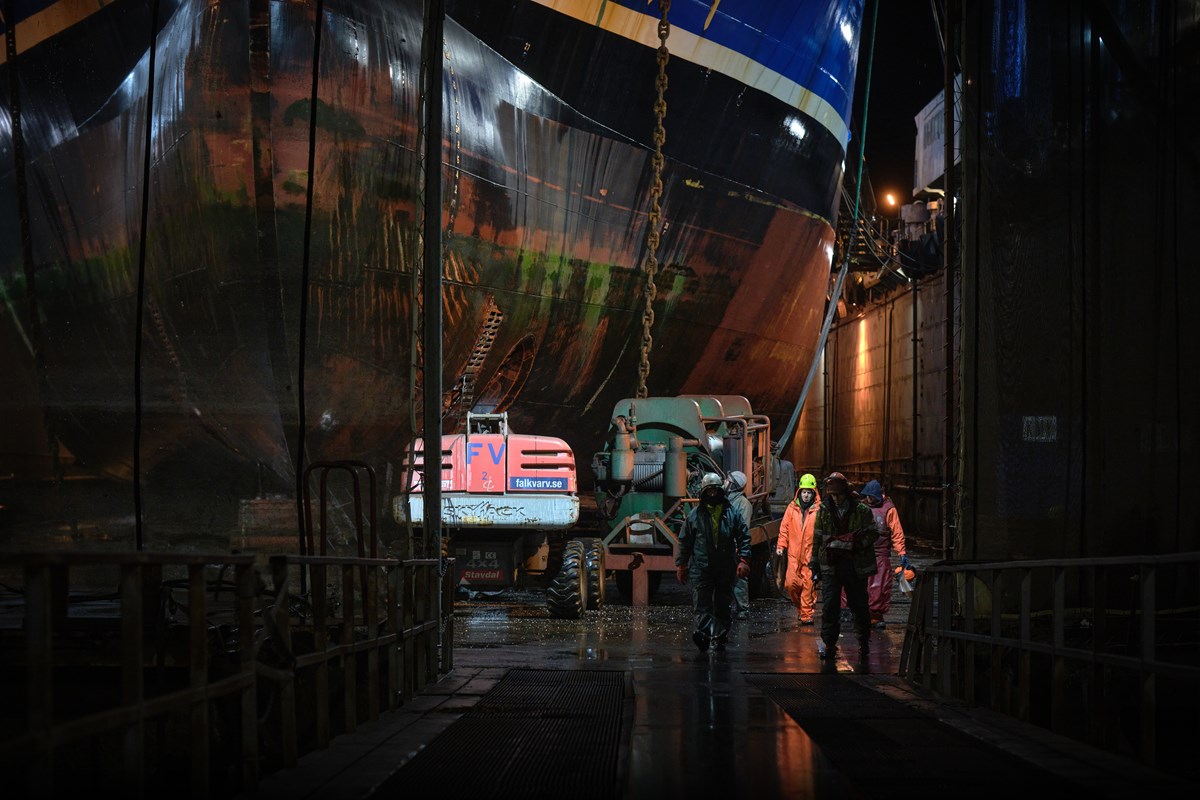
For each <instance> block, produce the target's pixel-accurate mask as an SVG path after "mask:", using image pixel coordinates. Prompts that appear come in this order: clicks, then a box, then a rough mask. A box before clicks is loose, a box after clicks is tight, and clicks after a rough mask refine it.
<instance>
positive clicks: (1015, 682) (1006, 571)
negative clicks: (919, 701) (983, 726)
mask: <svg viewBox="0 0 1200 800" xmlns="http://www.w3.org/2000/svg"><path fill="white" fill-rule="evenodd" d="M1198 578H1200V553H1181V554H1176V555H1164V556H1128V557H1115V558H1083V559H1054V560H1044V561H1043V560H1039V561H1006V562H985V563H970V562H953V563H938V564H935V565H933V566H931V567H929V568H927V569H925V570H924V571H923V572H922V573H921V575H920V579H919V581H918V584H917V586H916V588H915V590H914V593H913V602H912V606H911V607H910V609H909V619H908V625H907V629H906V632H905V636H904V644H903V648H902V650H901V654H900V664H899V670H898V673H899V675H900V677H902V678H905V679H907V680H909V681H911V682H913V683H915V684H920V685H922V686H924V687H925V688H926V689H929V690H931V691H933V692H935V693H936V694H938V695H941V696H943V697H946V698H955V699H958V700H962V701H964V702H966V703H967V704H969V705H975V706H982V707H986V708H991V709H993V710H995V711H999V712H1001V713H1004V714H1007V715H1009V716H1014V717H1016V718H1018V719H1020V720H1022V721H1025V722H1030V723H1033V724H1037V725H1041V726H1042V727H1045V728H1048V729H1050V730H1051V731H1054V732H1055V733H1059V734H1062V735H1065V736H1067V737H1069V738H1074V739H1076V740H1078V741H1085V742H1088V743H1089V744H1092V745H1094V746H1097V747H1099V748H1101V749H1103V750H1106V751H1110V752H1118V753H1122V754H1126V755H1129V756H1131V757H1135V758H1137V759H1139V760H1140V761H1141V762H1142V763H1144V764H1146V765H1148V766H1155V765H1156V763H1165V761H1166V759H1164V758H1163V757H1162V756H1163V749H1164V746H1167V745H1169V747H1170V748H1171V749H1172V751H1173V752H1175V751H1178V752H1189V750H1188V748H1190V752H1193V753H1194V752H1196V749H1197V747H1200V733H1198V732H1197V726H1196V725H1195V719H1196V715H1197V711H1198V708H1197V706H1198V701H1200V658H1198V652H1200V596H1198V591H1200V587H1198V584H1200V580H1198ZM1181 736H1182V737H1184V738H1183V739H1181V738H1180V737H1181Z"/></svg>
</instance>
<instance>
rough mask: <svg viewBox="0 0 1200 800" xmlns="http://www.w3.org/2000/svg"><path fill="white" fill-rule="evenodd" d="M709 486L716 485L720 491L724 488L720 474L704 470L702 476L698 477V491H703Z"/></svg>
mask: <svg viewBox="0 0 1200 800" xmlns="http://www.w3.org/2000/svg"><path fill="white" fill-rule="evenodd" d="M710 486H716V487H717V488H718V489H720V490H721V491H724V490H725V482H724V481H722V480H721V476H720V475H718V474H717V473H715V472H706V473H704V477H703V478H701V479H700V491H701V492H703V491H704V490H705V489H707V488H709V487H710Z"/></svg>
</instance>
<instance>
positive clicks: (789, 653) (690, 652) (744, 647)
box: [454, 577, 909, 672]
mask: <svg viewBox="0 0 1200 800" xmlns="http://www.w3.org/2000/svg"><path fill="white" fill-rule="evenodd" d="M691 603H692V599H691V590H690V589H689V588H688V587H687V586H685V585H682V584H680V583H677V582H676V581H675V580H674V579H673V578H672V577H667V578H665V579H664V580H663V582H662V584H661V586H660V588H659V590H658V592H656V593H655V594H654V596H653V597H652V598H651V601H650V605H649V606H648V607H645V608H634V607H632V606H630V605H628V604H627V603H626V602H625V601H624V599H623V598H621V596H620V595H619V593H618V592H616V591H615V589H610V590H609V598H608V600H607V602H606V603H605V604H604V605H603V606H602V607H601V608H598V609H590V610H588V611H585V612H584V614H583V616H582V617H581V618H579V619H575V620H570V619H556V618H553V617H551V616H550V613H549V610H548V609H547V607H546V603H545V594H544V592H542V591H540V590H536V589H510V590H506V591H503V592H498V593H492V594H490V595H483V594H479V593H476V594H475V595H474V596H473V597H470V598H462V599H459V600H458V601H457V602H456V603H455V615H454V616H455V620H454V626H455V629H454V640H455V663H456V664H458V665H462V666H466V665H478V666H530V665H531V664H537V665H540V666H544V667H561V668H570V666H571V665H572V662H582V663H580V664H578V666H581V667H585V668H586V667H591V668H597V667H598V666H599V665H598V664H597V663H595V662H608V663H606V664H604V666H603V668H607V669H627V668H631V667H636V666H638V665H650V664H654V663H659V662H663V663H669V662H677V661H679V660H681V659H683V660H686V661H695V660H697V659H700V658H703V659H704V660H706V661H707V660H708V659H710V658H711V659H723V660H724V661H725V663H727V664H729V665H731V666H733V665H736V666H737V667H738V668H740V669H753V670H755V671H760V670H761V671H785V670H786V671H793V670H800V671H812V672H816V671H820V670H821V668H822V667H826V666H827V665H825V664H824V663H823V662H821V661H820V660H819V659H818V658H817V641H818V638H819V637H818V632H819V630H820V616H819V614H818V618H817V623H818V624H817V625H810V626H804V627H801V625H800V623H799V621H798V620H797V617H796V610H795V608H794V606H793V605H792V603H791V602H790V601H789V600H786V599H781V598H756V599H755V600H754V601H752V603H751V612H750V619H748V620H740V621H739V620H735V621H734V623H733V631H732V633H731V635H730V641H729V648H728V649H727V650H726V651H725V652H723V653H716V652H712V653H700V652H698V651H697V649H696V646H695V645H694V644H693V643H692V638H691V634H692V629H693V618H692V605H691ZM908 610H909V600H908V596H907V595H903V594H901V593H900V592H896V593H895V595H894V596H893V600H892V607H891V610H890V611H889V613H888V615H887V617H886V621H887V625H888V627H887V628H886V629H883V630H874V631H872V633H871V655H870V657H869V658H868V661H867V663H866V664H865V665H860V664H858V663H857V653H858V647H857V641H856V639H855V637H854V635H853V633H852V631H851V626H850V624H849V623H845V624H843V625H842V633H843V642H846V644H845V645H844V647H843V650H844V653H843V658H842V659H839V661H838V662H835V664H832V665H828V666H830V667H833V668H836V669H839V670H847V671H849V670H854V671H859V672H862V671H868V670H869V671H872V672H895V664H896V659H897V657H898V656H899V652H900V647H901V645H902V644H903V636H904V625H905V623H906V621H907V618H908ZM845 654H850V655H851V657H852V659H853V660H852V661H846V660H845V658H844V656H845ZM864 668H865V669H864Z"/></svg>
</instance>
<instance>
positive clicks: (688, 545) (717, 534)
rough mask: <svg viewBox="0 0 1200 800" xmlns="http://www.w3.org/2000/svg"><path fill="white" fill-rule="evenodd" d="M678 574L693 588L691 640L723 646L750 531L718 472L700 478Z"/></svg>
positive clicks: (745, 569)
mask: <svg viewBox="0 0 1200 800" xmlns="http://www.w3.org/2000/svg"><path fill="white" fill-rule="evenodd" d="M868 513H869V512H868ZM675 576H676V577H677V578H678V579H679V582H680V583H689V584H691V587H692V610H693V611H694V612H695V614H696V630H695V632H694V633H693V634H692V641H694V642H695V643H696V647H698V648H700V652H702V653H703V652H707V651H708V646H709V643H710V642H711V643H712V644H713V647H714V649H716V650H724V649H725V642H726V640H727V639H728V638H729V627H730V625H731V619H730V617H731V616H732V615H731V613H730V611H731V604H732V602H733V584H734V581H735V580H736V579H737V578H746V577H749V576H750V530H749V529H748V528H747V527H746V523H745V521H744V520H743V519H742V516H741V514H739V513H738V512H737V511H736V510H734V508H733V506H732V505H730V503H729V500H728V499H727V498H726V497H725V487H724V483H723V482H722V481H721V476H720V475H718V474H716V473H715V472H709V473H707V474H705V476H704V477H703V478H702V479H701V481H700V502H699V503H697V504H696V507H695V508H694V509H692V513H690V514H688V517H687V520H686V521H685V522H684V523H683V530H682V531H681V532H680V534H679V554H678V555H677V556H676V557H675Z"/></svg>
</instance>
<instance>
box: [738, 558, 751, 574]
mask: <svg viewBox="0 0 1200 800" xmlns="http://www.w3.org/2000/svg"><path fill="white" fill-rule="evenodd" d="M737 576H738V577H739V578H749V577H750V564H749V562H747V561H739V562H738V565H737Z"/></svg>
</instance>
